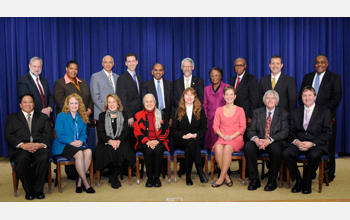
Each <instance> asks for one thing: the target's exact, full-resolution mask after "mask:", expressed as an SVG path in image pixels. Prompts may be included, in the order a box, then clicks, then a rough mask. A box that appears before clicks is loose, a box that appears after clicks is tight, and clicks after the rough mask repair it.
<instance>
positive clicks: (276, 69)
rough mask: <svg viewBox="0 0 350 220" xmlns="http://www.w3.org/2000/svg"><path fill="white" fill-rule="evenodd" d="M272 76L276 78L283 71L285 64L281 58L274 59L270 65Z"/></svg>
mask: <svg viewBox="0 0 350 220" xmlns="http://www.w3.org/2000/svg"><path fill="white" fill-rule="evenodd" d="M269 67H270V70H271V73H272V75H274V76H276V75H277V74H279V73H280V72H281V70H282V67H283V64H282V62H281V59H280V58H272V59H271V62H270V64H269Z"/></svg>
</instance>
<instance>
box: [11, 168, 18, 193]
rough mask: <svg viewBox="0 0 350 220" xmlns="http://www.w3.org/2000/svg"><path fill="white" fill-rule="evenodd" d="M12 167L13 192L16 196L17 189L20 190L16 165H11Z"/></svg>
mask: <svg viewBox="0 0 350 220" xmlns="http://www.w3.org/2000/svg"><path fill="white" fill-rule="evenodd" d="M11 167H12V180H13V192H14V196H15V197H17V190H18V178H17V171H16V166H11Z"/></svg>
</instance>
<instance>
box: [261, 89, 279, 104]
mask: <svg viewBox="0 0 350 220" xmlns="http://www.w3.org/2000/svg"><path fill="white" fill-rule="evenodd" d="M268 95H274V96H275V98H276V106H277V105H278V103H279V102H280V96H279V95H278V93H277V92H276V91H275V90H273V89H270V90H267V91H266V92H265V94H264V97H263V102H264V105H266V103H265V98H266V96H268Z"/></svg>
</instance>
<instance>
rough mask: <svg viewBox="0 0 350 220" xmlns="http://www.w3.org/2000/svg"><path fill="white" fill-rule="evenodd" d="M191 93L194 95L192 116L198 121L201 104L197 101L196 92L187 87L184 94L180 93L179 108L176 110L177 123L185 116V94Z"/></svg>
mask: <svg viewBox="0 0 350 220" xmlns="http://www.w3.org/2000/svg"><path fill="white" fill-rule="evenodd" d="M189 91H190V92H191V93H192V94H193V95H194V102H193V114H194V117H195V118H196V119H197V120H198V119H200V112H201V109H202V104H201V102H200V101H199V100H198V96H197V93H196V90H194V89H193V88H192V87H188V88H187V89H185V90H184V92H183V93H182V96H181V99H180V102H179V108H178V109H177V113H176V114H177V119H178V120H179V121H181V120H182V117H183V116H185V114H186V105H185V94H186V93H187V92H189Z"/></svg>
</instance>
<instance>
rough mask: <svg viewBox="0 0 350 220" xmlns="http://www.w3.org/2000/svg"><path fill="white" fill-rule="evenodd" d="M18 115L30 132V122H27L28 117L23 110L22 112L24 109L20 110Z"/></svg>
mask: <svg viewBox="0 0 350 220" xmlns="http://www.w3.org/2000/svg"><path fill="white" fill-rule="evenodd" d="M18 116H19V118H20V119H21V121H22V122H23V124H24V126H25V127H26V128H27V130H28V132H29V126H28V122H27V119H26V118H25V116H24V114H23V112H22V111H19V112H18ZM32 124H33V121H32Z"/></svg>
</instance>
